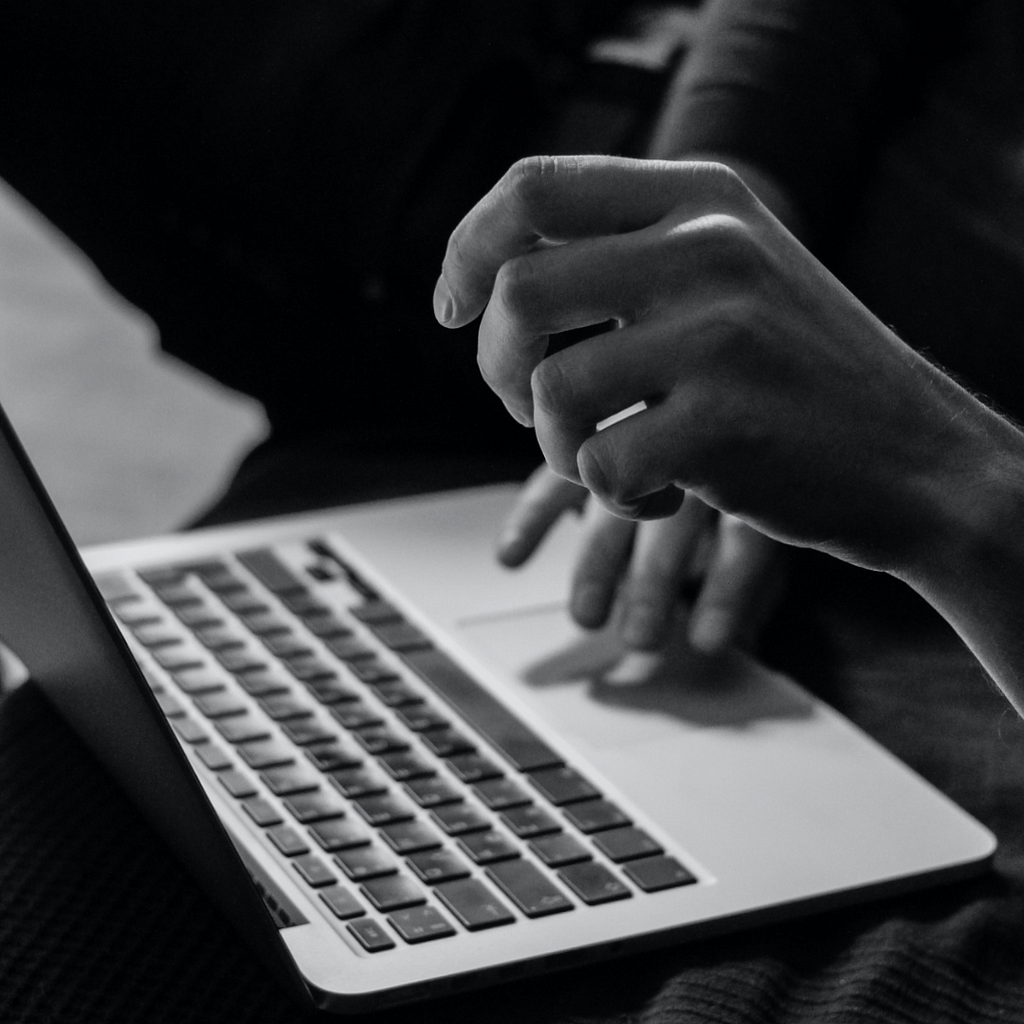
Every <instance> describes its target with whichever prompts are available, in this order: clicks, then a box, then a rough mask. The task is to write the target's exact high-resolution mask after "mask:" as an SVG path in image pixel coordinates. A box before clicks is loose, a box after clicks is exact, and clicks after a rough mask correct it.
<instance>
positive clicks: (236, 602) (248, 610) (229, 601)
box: [218, 587, 270, 615]
mask: <svg viewBox="0 0 1024 1024" xmlns="http://www.w3.org/2000/svg"><path fill="white" fill-rule="evenodd" d="M218 596H219V597H220V599H221V602H222V603H223V604H224V606H225V607H226V608H230V609H231V611H233V612H234V613H235V614H236V615H246V614H255V613H256V612H269V611H270V609H269V608H268V607H267V603H266V601H265V600H264V599H263V598H262V597H260V596H259V595H258V594H256V593H254V592H253V591H252V590H250V589H249V588H248V587H242V588H241V589H239V590H232V591H230V592H229V593H225V594H220V595H218Z"/></svg>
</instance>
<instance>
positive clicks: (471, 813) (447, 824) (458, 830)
mask: <svg viewBox="0 0 1024 1024" xmlns="http://www.w3.org/2000/svg"><path fill="white" fill-rule="evenodd" d="M430 816H431V817H432V818H433V819H434V821H436V822H437V823H438V825H440V826H441V828H443V829H444V830H445V832H447V833H448V835H450V836H461V835H465V834H466V833H467V832H483V831H485V830H486V829H489V828H490V827H491V820H490V818H488V817H487V815H486V814H484V813H483V811H479V810H477V809H476V808H475V807H473V806H472V805H471V804H467V803H458V804H445V805H444V806H443V807H436V808H434V810H432V811H431V812H430Z"/></svg>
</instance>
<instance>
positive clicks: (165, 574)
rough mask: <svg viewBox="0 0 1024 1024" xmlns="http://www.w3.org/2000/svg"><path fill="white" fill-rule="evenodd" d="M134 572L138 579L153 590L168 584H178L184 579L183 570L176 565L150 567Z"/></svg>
mask: <svg viewBox="0 0 1024 1024" xmlns="http://www.w3.org/2000/svg"><path fill="white" fill-rule="evenodd" d="M136 572H137V573H138V576H139V579H143V580H145V581H146V582H147V583H148V584H149V585H150V586H151V587H152V588H153V589H154V590H155V589H157V588H158V587H163V586H167V585H168V584H170V583H180V582H181V581H182V580H183V579H184V578H185V572H184V570H183V569H182V568H181V567H180V566H177V565H150V566H146V567H145V568H143V569H137V570H136Z"/></svg>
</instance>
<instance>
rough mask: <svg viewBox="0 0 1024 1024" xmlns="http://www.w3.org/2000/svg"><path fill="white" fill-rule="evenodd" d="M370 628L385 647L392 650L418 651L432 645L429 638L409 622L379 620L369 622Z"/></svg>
mask: <svg viewBox="0 0 1024 1024" xmlns="http://www.w3.org/2000/svg"><path fill="white" fill-rule="evenodd" d="M370 629H371V630H372V631H373V634H374V635H375V636H376V637H377V639H378V640H380V642H381V643H382V644H384V646H385V647H388V648H390V649H391V650H392V651H419V650H423V649H424V648H426V647H433V646H434V645H433V643H432V642H431V640H430V638H429V637H428V636H426V635H425V634H424V633H422V632H421V631H420V630H418V629H417V628H416V627H415V626H414V625H413V624H412V623H411V622H381V623H373V624H370Z"/></svg>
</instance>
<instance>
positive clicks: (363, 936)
mask: <svg viewBox="0 0 1024 1024" xmlns="http://www.w3.org/2000/svg"><path fill="white" fill-rule="evenodd" d="M348 930H349V931H350V932H351V933H352V934H353V935H354V936H355V938H356V939H357V940H358V942H359V945H360V946H362V947H363V949H365V950H366V952H367V953H381V952H383V951H384V950H386V949H394V948H395V940H394V939H393V938H391V936H390V935H388V933H387V932H386V931H384V929H383V928H382V927H381V926H380V925H379V924H378V923H377V922H376V921H371V920H370V919H369V918H367V919H366V920H364V921H349V923H348Z"/></svg>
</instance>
